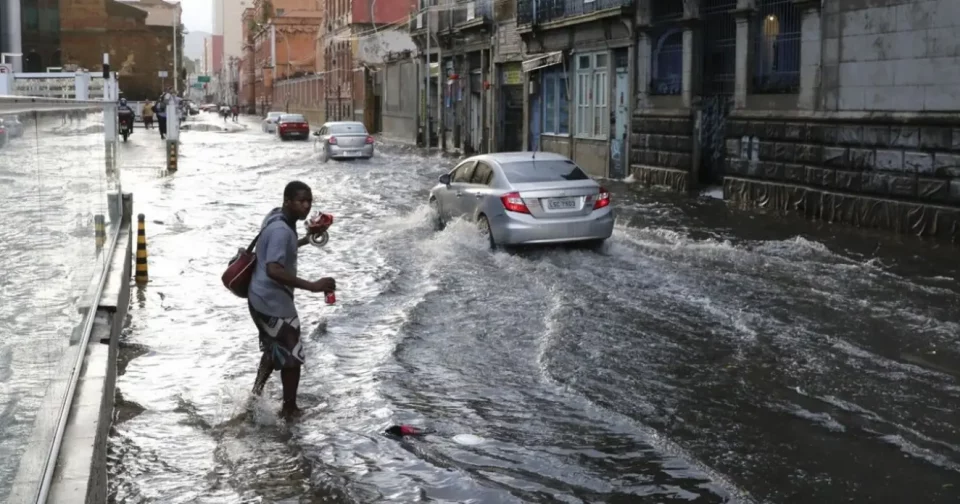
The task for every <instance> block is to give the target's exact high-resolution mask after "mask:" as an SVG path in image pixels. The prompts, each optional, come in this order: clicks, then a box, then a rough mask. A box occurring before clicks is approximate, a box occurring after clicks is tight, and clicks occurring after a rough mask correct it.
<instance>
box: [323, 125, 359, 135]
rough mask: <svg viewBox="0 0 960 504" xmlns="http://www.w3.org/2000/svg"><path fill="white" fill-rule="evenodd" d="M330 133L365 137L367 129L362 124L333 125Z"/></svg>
mask: <svg viewBox="0 0 960 504" xmlns="http://www.w3.org/2000/svg"><path fill="white" fill-rule="evenodd" d="M330 133H332V134H334V135H351V134H353V135H365V134H366V133H367V128H365V127H363V125H362V124H360V123H355V124H331V125H330Z"/></svg>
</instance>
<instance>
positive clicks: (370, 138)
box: [367, 135, 373, 144]
mask: <svg viewBox="0 0 960 504" xmlns="http://www.w3.org/2000/svg"><path fill="white" fill-rule="evenodd" d="M367 143H368V144H372V143H373V137H372V136H370V135H367Z"/></svg>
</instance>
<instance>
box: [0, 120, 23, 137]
mask: <svg viewBox="0 0 960 504" xmlns="http://www.w3.org/2000/svg"><path fill="white" fill-rule="evenodd" d="M0 120H2V121H3V126H4V129H6V130H7V135H9V136H10V138H20V137H22V136H23V129H24V128H23V123H22V122H20V117H19V116H16V115H5V116H3V117H0Z"/></svg>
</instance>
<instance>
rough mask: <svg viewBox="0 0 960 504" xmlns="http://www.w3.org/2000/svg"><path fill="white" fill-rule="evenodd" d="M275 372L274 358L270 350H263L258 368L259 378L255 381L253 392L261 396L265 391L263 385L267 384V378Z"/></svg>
mask: <svg viewBox="0 0 960 504" xmlns="http://www.w3.org/2000/svg"><path fill="white" fill-rule="evenodd" d="M271 374H273V358H272V357H270V352H263V355H261V356H260V367H258V368H257V379H256V380H254V382H253V394H254V395H257V396H259V395H260V394H262V393H263V387H265V386H266V385H267V380H268V379H269V378H270V375H271Z"/></svg>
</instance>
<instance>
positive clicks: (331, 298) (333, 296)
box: [326, 291, 337, 304]
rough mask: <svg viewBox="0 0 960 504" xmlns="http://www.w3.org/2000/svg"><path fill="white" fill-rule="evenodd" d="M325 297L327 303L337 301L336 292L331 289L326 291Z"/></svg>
mask: <svg viewBox="0 0 960 504" xmlns="http://www.w3.org/2000/svg"><path fill="white" fill-rule="evenodd" d="M326 299H327V304H334V303H336V302H337V293H336V292H333V291H330V292H328V293H327V296H326Z"/></svg>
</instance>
